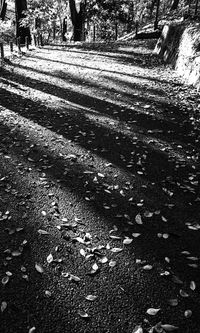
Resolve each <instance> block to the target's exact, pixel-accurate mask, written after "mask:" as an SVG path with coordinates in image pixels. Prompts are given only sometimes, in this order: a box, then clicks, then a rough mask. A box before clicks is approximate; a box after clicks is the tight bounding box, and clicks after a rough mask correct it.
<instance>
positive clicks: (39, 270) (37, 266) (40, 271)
mask: <svg viewBox="0 0 200 333" xmlns="http://www.w3.org/2000/svg"><path fill="white" fill-rule="evenodd" d="M35 269H36V271H37V272H38V273H41V274H42V273H44V268H43V267H42V266H41V265H40V264H37V263H36V264H35Z"/></svg>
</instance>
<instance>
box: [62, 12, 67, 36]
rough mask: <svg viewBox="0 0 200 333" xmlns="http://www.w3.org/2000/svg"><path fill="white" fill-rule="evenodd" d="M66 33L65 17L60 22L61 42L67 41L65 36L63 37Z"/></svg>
mask: <svg viewBox="0 0 200 333" xmlns="http://www.w3.org/2000/svg"><path fill="white" fill-rule="evenodd" d="M66 32H67V18H66V17H65V18H64V19H63V22H62V41H63V42H66V40H67V39H66V36H65V34H66Z"/></svg>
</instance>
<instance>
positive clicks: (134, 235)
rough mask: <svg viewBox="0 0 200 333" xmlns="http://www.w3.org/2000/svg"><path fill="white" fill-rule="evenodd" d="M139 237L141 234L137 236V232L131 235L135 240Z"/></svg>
mask: <svg viewBox="0 0 200 333" xmlns="http://www.w3.org/2000/svg"><path fill="white" fill-rule="evenodd" d="M140 235H141V234H139V233H138V232H133V233H132V236H133V237H135V238H137V237H139V236H140Z"/></svg>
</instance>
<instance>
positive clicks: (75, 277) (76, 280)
mask: <svg viewBox="0 0 200 333" xmlns="http://www.w3.org/2000/svg"><path fill="white" fill-rule="evenodd" d="M69 280H70V281H75V282H79V281H80V280H81V279H80V278H79V277H78V276H76V275H73V274H70V277H69Z"/></svg>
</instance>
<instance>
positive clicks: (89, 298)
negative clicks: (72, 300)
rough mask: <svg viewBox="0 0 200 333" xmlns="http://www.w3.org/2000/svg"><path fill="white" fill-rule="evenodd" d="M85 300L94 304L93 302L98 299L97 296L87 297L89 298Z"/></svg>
mask: <svg viewBox="0 0 200 333" xmlns="http://www.w3.org/2000/svg"><path fill="white" fill-rule="evenodd" d="M85 299H86V300H87V301H91V302H93V301H95V299H97V296H95V295H87V296H86V297H85Z"/></svg>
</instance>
